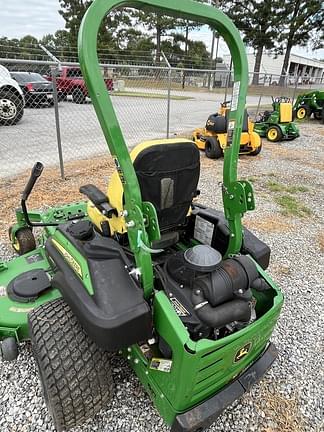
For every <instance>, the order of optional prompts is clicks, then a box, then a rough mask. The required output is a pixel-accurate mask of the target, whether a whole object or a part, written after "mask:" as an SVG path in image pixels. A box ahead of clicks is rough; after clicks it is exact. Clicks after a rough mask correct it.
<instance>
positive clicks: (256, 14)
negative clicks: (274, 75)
mask: <svg viewBox="0 0 324 432" xmlns="http://www.w3.org/2000/svg"><path fill="white" fill-rule="evenodd" d="M283 3H284V2H280V1H278V0H263V1H262V0H261V1H260V0H250V1H248V2H246V1H231V2H228V3H227V4H226V6H225V10H226V13H227V14H228V15H229V16H230V18H231V19H232V20H233V21H234V23H235V25H236V26H237V28H238V29H239V30H241V31H242V32H243V34H244V38H243V40H244V42H245V43H246V44H247V45H249V46H252V47H253V48H254V49H255V50H256V58H255V64H254V72H253V80H252V84H258V83H259V73H260V68H261V60H262V54H263V51H264V49H271V48H273V47H274V46H275V42H276V40H277V38H278V35H279V32H280V28H279V27H280V22H281V20H282V17H281V11H282V4H283Z"/></svg>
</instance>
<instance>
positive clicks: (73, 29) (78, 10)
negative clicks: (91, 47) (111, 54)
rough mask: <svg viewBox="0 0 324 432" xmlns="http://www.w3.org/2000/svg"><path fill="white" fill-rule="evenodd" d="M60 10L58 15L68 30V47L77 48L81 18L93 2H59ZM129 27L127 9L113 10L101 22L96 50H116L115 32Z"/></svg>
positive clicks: (66, 0)
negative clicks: (122, 27)
mask: <svg viewBox="0 0 324 432" xmlns="http://www.w3.org/2000/svg"><path fill="white" fill-rule="evenodd" d="M59 1H60V5H61V9H60V10H59V14H60V15H62V17H63V18H64V20H65V28H66V29H67V30H68V33H69V39H70V45H71V46H72V47H73V48H75V47H76V46H77V40H78V33H79V28H80V25H81V21H82V18H83V16H84V14H85V12H86V10H87V9H88V7H89V6H90V4H91V3H92V1H93V0H59ZM127 25H129V26H130V25H131V20H130V15H129V9H125V8H123V9H118V8H117V9H115V10H114V11H113V12H111V13H110V14H109V15H108V16H107V17H106V18H105V19H104V20H103V22H102V24H101V27H100V30H99V35H98V48H99V49H100V48H101V49H102V48H106V49H108V48H109V49H110V50H111V51H112V50H114V49H117V48H118V47H117V46H116V37H115V35H116V32H117V31H118V29H119V28H120V27H121V26H127Z"/></svg>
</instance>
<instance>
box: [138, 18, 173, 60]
mask: <svg viewBox="0 0 324 432" xmlns="http://www.w3.org/2000/svg"><path fill="white" fill-rule="evenodd" d="M133 18H135V20H136V21H137V23H138V24H142V25H143V26H144V27H145V28H146V29H147V30H148V31H149V32H152V31H154V32H155V40H156V64H157V65H159V64H160V58H161V38H162V36H163V35H166V34H167V32H168V31H170V30H174V29H175V28H176V27H178V26H179V25H180V24H181V22H180V20H179V19H177V18H173V17H169V16H166V15H162V14H161V13H159V12H150V13H147V12H144V11H141V10H136V11H135V12H134V13H133Z"/></svg>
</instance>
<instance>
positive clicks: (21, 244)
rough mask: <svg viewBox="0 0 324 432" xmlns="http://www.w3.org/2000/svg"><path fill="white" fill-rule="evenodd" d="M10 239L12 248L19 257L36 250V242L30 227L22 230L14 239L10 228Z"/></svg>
mask: <svg viewBox="0 0 324 432" xmlns="http://www.w3.org/2000/svg"><path fill="white" fill-rule="evenodd" d="M9 238H10V241H11V244H12V247H13V248H14V250H15V251H16V252H17V253H18V254H19V255H24V254H25V253H27V252H31V251H32V250H34V249H36V240H35V237H34V234H33V232H32V230H31V228H29V227H25V228H20V230H18V231H17V232H16V234H15V236H14V237H13V236H12V228H10V229H9Z"/></svg>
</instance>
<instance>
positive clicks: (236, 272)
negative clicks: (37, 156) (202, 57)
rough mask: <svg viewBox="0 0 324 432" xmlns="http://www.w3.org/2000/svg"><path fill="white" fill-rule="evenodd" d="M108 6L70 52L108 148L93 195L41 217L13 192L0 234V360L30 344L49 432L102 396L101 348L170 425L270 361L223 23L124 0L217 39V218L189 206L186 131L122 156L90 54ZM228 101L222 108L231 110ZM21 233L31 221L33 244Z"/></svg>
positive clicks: (181, 427) (239, 104) (191, 420)
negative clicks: (123, 366) (11, 217)
mask: <svg viewBox="0 0 324 432" xmlns="http://www.w3.org/2000/svg"><path fill="white" fill-rule="evenodd" d="M118 6H120V1H117V0H95V1H94V2H92V3H91V5H90V7H89V8H88V10H87V12H86V14H85V17H84V18H83V21H82V25H81V28H80V34H79V58H80V64H81V68H82V72H83V76H84V77H85V80H86V83H87V87H88V89H89V93H90V96H91V99H92V102H93V105H94V107H95V110H96V113H97V116H98V119H99V122H100V124H101V127H102V129H103V132H104V135H105V138H106V141H107V144H108V147H109V149H110V152H111V154H112V155H113V157H114V160H115V164H116V172H115V173H114V174H113V176H112V178H111V181H110V183H109V185H108V192H107V194H105V193H103V192H101V191H100V190H98V189H97V188H96V186H94V185H85V186H82V187H81V188H80V191H81V192H82V193H83V194H85V195H86V196H87V198H88V199H89V200H90V201H88V202H86V201H85V202H80V203H75V204H70V205H65V206H62V207H56V208H52V209H49V210H47V211H46V212H38V211H28V209H27V204H26V201H27V199H28V196H29V195H30V193H31V191H32V189H33V187H34V185H35V182H36V180H37V178H38V177H39V176H40V175H41V172H42V169H43V166H42V164H41V163H39V162H38V163H36V165H35V166H34V168H33V170H32V174H31V177H30V179H29V181H28V183H27V185H26V187H25V190H24V192H23V194H22V200H21V209H19V210H17V223H16V224H15V225H14V226H13V227H11V229H10V238H11V242H12V244H13V247H14V248H15V250H16V251H17V252H18V253H19V254H20V256H19V257H17V258H15V259H13V260H12V261H10V262H6V263H0V287H1V295H0V338H1V340H2V345H1V351H2V356H3V358H4V359H5V360H13V359H15V358H16V357H17V354H18V343H19V342H20V341H23V340H26V339H30V340H31V343H32V348H33V353H34V356H35V360H36V363H37V365H38V369H39V377H40V380H41V383H42V388H43V392H44V397H45V400H46V403H47V405H48V409H49V411H50V413H51V415H52V417H53V421H54V424H55V427H56V429H57V430H58V431H61V430H65V429H69V428H71V427H74V426H75V425H77V424H82V423H83V422H84V421H85V420H86V419H87V418H89V417H91V416H93V415H94V414H95V413H96V412H97V411H99V410H100V409H101V408H103V407H105V405H106V404H107V402H108V401H109V400H110V399H111V398H113V397H114V396H113V378H112V372H111V366H110V360H111V356H112V355H113V354H117V353H120V354H122V355H124V356H125V357H126V358H127V360H128V361H129V363H130V365H131V366H132V368H133V369H134V371H135V373H136V374H137V376H138V378H139V380H140V381H141V383H142V384H143V385H144V387H145V389H146V390H147V392H148V394H149V395H150V397H151V399H152V401H153V403H154V405H155V406H156V408H157V410H158V411H159V413H160V415H161V416H162V417H163V419H164V420H165V422H166V423H167V424H169V425H171V431H172V432H178V431H182V432H184V431H187V432H198V431H202V430H204V429H205V428H206V427H208V426H209V425H210V424H211V423H212V422H213V421H214V420H215V418H216V417H217V416H218V415H219V414H220V413H221V412H222V410H223V409H224V408H225V407H226V406H228V405H229V404H230V403H231V402H233V401H234V400H236V399H237V398H239V397H240V396H241V395H242V394H243V393H244V392H245V391H247V390H248V389H249V388H250V387H251V386H252V385H253V383H255V382H256V381H258V380H259V379H260V378H261V377H262V376H263V375H264V373H265V372H266V370H267V369H268V368H269V367H270V366H271V364H272V362H273V361H274V360H275V358H276V356H277V351H276V349H275V347H274V345H273V344H272V343H271V342H270V337H271V334H272V332H273V329H274V326H275V325H276V322H277V320H278V317H279V314H280V310H281V307H282V304H283V296H282V293H281V291H280V290H279V288H278V287H277V286H276V284H275V283H274V282H273V281H272V280H271V278H270V277H269V276H268V274H267V273H266V271H265V269H266V268H267V266H268V263H269V257H270V249H269V248H268V246H267V245H265V244H264V243H263V242H262V241H261V240H259V239H258V238H256V237H255V236H254V235H253V234H252V233H251V232H250V231H248V230H247V229H244V228H243V227H242V222H241V218H242V216H243V214H244V213H245V212H246V211H249V210H253V209H254V197H253V189H252V185H251V184H250V183H249V182H248V181H242V180H241V181H240V180H237V162H238V154H239V148H240V137H241V129H242V123H243V119H244V106H245V98H246V92H247V85H248V67H247V60H246V54H245V48H244V45H243V43H242V41H241V38H240V34H239V32H238V30H237V29H236V28H235V26H234V25H233V23H232V22H231V21H230V20H229V19H228V18H227V17H226V16H225V15H224V14H223V13H222V12H220V11H218V10H217V9H215V8H214V7H210V6H207V5H204V4H202V3H198V2H192V1H188V0H179V2H177V4H175V3H174V2H173V1H171V0H163V1H162V0H137V1H136V2H134V3H132V6H136V7H138V8H140V9H141V8H146V7H149V8H151V9H153V10H155V11H157V12H159V13H162V14H169V15H170V14H172V15H176V16H178V15H180V16H181V17H182V18H184V19H187V20H196V21H199V22H202V23H204V24H208V25H211V26H212V27H213V28H215V30H217V31H218V32H219V33H220V34H221V35H222V36H223V37H224V38H225V40H226V41H227V42H228V45H229V49H230V51H231V53H232V57H233V62H234V81H235V83H234V88H235V89H236V91H235V93H234V98H233V103H232V111H230V112H229V114H228V116H229V123H232V124H233V126H234V128H233V129H229V131H228V143H227V147H226V149H225V151H224V172H223V184H222V194H223V204H224V214H223V212H219V211H216V210H214V209H212V208H206V207H205V206H203V205H199V204H193V202H192V200H193V198H194V197H195V196H197V195H198V191H197V184H198V180H199V172H200V158H199V150H198V148H197V146H196V145H195V144H194V143H193V142H191V141H188V140H182V139H165V140H157V141H148V142H144V143H142V144H139V145H138V146H137V147H136V148H135V149H133V151H132V152H131V154H129V153H128V151H127V146H126V144H125V141H124V138H123V135H122V132H121V129H120V127H119V124H118V121H117V118H116V115H115V112H114V109H113V106H112V103H111V100H110V97H109V94H108V92H107V90H106V86H105V83H104V81H103V77H102V75H101V72H100V68H99V63H98V58H97V55H96V43H97V34H98V31H99V28H100V25H101V21H102V20H103V19H104V17H105V16H106V15H107V13H108V12H110V11H111V10H113V9H114V8H116V7H118ZM234 108H235V109H234ZM34 227H42V228H43V230H42V232H41V234H40V235H39V236H38V238H37V241H36V239H35V237H34V235H33V229H34Z"/></svg>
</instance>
